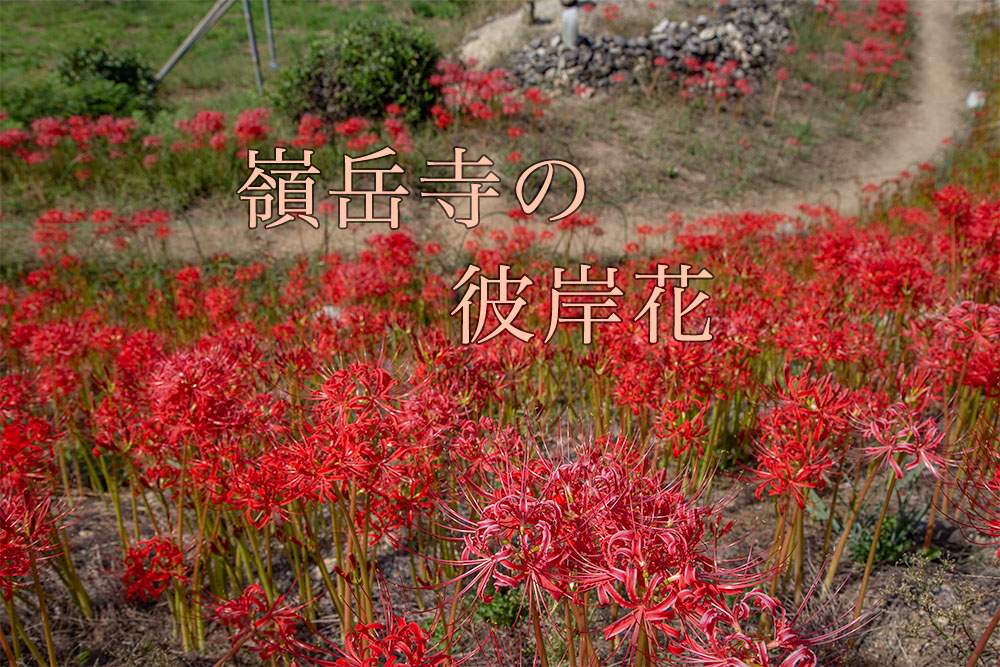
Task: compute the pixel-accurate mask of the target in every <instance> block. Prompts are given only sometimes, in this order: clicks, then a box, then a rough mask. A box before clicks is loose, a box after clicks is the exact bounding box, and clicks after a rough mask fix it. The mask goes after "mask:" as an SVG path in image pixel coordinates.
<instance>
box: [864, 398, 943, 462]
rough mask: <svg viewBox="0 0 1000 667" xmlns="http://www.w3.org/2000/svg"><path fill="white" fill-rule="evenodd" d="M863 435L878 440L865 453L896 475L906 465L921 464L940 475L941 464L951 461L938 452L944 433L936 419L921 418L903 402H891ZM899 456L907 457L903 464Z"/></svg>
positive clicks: (868, 424)
mask: <svg viewBox="0 0 1000 667" xmlns="http://www.w3.org/2000/svg"><path fill="white" fill-rule="evenodd" d="M862 436H863V437H865V438H868V439H871V440H874V441H875V444H873V445H870V446H867V447H865V449H864V454H865V456H866V457H868V458H870V459H872V460H875V461H879V464H880V465H881V466H886V465H888V466H889V467H891V468H892V471H893V473H894V474H895V475H896V478H897V479H902V477H903V470H904V469H905V470H906V471H910V470H913V469H914V468H917V467H919V466H921V465H923V466H924V467H926V468H927V471H928V472H930V473H931V474H932V475H934V476H935V477H940V476H941V473H940V472H939V471H938V466H942V465H949V461H947V460H946V459H944V458H942V457H941V456H939V455H938V450H939V449H940V447H941V444H942V443H943V442H944V438H945V434H944V433H943V432H942V431H941V430H939V429H938V425H937V422H936V421H934V420H933V419H931V418H926V419H923V420H921V419H920V417H919V415H918V414H917V413H916V412H915V411H914V410H913V409H912V408H910V407H908V406H906V405H904V404H902V403H895V404H893V405H890V406H889V407H888V408H886V410H885V411H884V412H883V413H882V414H880V415H879V416H878V417H875V418H873V419H872V420H871V421H869V422H868V423H867V426H866V427H865V430H864V431H863V433H862ZM900 459H902V460H904V461H905V463H904V464H903V465H902V466H901V465H900ZM906 459H911V460H906Z"/></svg>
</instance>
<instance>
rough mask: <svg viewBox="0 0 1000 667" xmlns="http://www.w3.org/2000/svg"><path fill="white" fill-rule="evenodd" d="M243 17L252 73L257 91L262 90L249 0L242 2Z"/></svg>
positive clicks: (262, 80)
mask: <svg viewBox="0 0 1000 667" xmlns="http://www.w3.org/2000/svg"><path fill="white" fill-rule="evenodd" d="M243 16H245V17H246V20H247V37H248V38H249V39H250V57H251V59H253V73H254V77H255V78H256V79H257V90H258V91H263V90H264V79H263V78H262V77H261V74H260V56H259V55H258V54H257V35H256V34H255V33H254V31H253V15H252V14H251V13H250V0H243Z"/></svg>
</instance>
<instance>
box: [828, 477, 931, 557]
mask: <svg viewBox="0 0 1000 667" xmlns="http://www.w3.org/2000/svg"><path fill="white" fill-rule="evenodd" d="M919 478H920V476H919V472H918V471H915V472H913V473H910V474H909V475H907V476H906V477H904V478H903V481H902V483H901V484H900V485H899V486H905V487H906V489H905V493H901V492H900V491H899V490H898V489H897V491H896V501H897V506H898V511H897V513H896V514H887V515H886V517H885V520H884V521H883V522H882V530H881V532H880V534H879V537H878V544H877V545H876V547H875V560H874V563H896V562H898V561H899V560H900V559H901V558H902V557H903V555H904V554H906V552H907V551H909V550H910V548H912V547H913V545H914V541H913V537H914V535H916V533H917V526H918V524H919V523H920V522H921V521H922V520H923V518H924V517H925V516H926V515H927V512H928V510H929V509H930V504H927V505H925V506H924V507H923V508H922V509H919V510H917V509H914V508H912V507H911V506H910V498H911V494H912V491H913V489H914V487H915V485H916V483H917V480H918V479H919ZM877 519H878V517H877V515H876V514H871V515H868V516H864V517H862V518H860V519H859V520H858V523H857V524H856V525H855V533H854V535H853V537H852V538H851V540H850V542H849V543H848V546H849V547H850V549H851V559H852V560H854V562H856V563H859V564H861V565H864V563H865V561H866V560H867V559H868V552H869V551H870V550H871V546H872V535H873V534H874V532H875V522H876V521H877Z"/></svg>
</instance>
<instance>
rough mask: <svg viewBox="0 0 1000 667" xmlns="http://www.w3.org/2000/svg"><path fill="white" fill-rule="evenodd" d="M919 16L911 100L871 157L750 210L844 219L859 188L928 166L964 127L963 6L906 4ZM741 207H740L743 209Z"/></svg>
mask: <svg viewBox="0 0 1000 667" xmlns="http://www.w3.org/2000/svg"><path fill="white" fill-rule="evenodd" d="M910 1H911V4H912V6H913V8H914V9H915V10H916V11H918V12H919V19H918V24H917V35H916V49H915V50H914V53H915V56H916V57H915V59H914V63H913V67H914V86H913V87H912V89H911V97H910V99H909V100H908V101H907V102H905V103H903V104H902V105H901V106H900V107H899V108H898V109H896V110H894V112H893V115H894V116H897V117H898V119H899V123H898V124H895V125H894V126H893V128H892V129H891V130H890V131H889V133H888V135H887V136H886V137H885V139H884V140H883V141H882V142H880V143H879V144H878V145H877V146H873V147H872V151H871V158H870V159H863V160H858V161H855V162H854V163H853V164H849V165H843V166H840V165H838V166H840V176H839V177H838V178H837V180H836V181H834V182H833V183H830V184H826V185H817V186H816V187H815V188H814V189H812V190H811V191H808V192H802V191H798V192H780V193H775V194H774V195H772V197H773V199H772V200H771V201H770V202H767V201H766V200H765V201H764V202H761V203H760V204H759V205H757V206H755V208H761V209H765V210H772V211H777V212H780V213H787V214H794V213H795V212H796V206H797V205H798V204H799V203H802V202H806V203H810V204H818V203H826V204H830V205H832V206H834V207H836V208H839V210H840V212H841V213H842V214H844V215H854V214H856V213H857V212H858V207H859V202H860V201H861V197H860V195H861V188H862V187H864V185H865V184H867V183H876V184H878V183H881V182H883V181H885V180H888V179H890V178H893V177H895V176H897V175H899V173H900V172H902V171H906V170H909V171H910V172H911V173H912V172H915V170H916V168H917V167H918V165H920V164H921V163H924V162H929V161H930V160H932V159H933V158H934V157H935V155H936V154H937V153H938V152H939V151H941V150H942V148H943V146H942V142H943V141H944V140H945V139H947V138H948V137H951V136H952V135H953V134H954V133H955V132H956V130H958V129H959V128H961V127H962V125H963V123H964V118H965V116H966V113H965V99H966V96H967V95H968V93H969V88H968V84H967V82H966V80H965V71H966V65H965V62H964V60H963V57H962V56H963V54H964V53H965V52H966V51H967V47H966V45H965V44H963V43H962V42H961V40H960V39H959V37H958V31H957V28H956V24H955V23H956V17H957V14H958V12H959V11H960V10H961V9H962V8H963V6H968V4H969V3H968V2H964V1H963V0H910ZM743 208H745V207H743Z"/></svg>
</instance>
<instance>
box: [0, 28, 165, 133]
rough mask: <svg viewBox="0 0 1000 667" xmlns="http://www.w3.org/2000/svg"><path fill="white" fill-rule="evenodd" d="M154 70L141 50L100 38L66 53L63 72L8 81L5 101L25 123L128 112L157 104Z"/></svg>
mask: <svg viewBox="0 0 1000 667" xmlns="http://www.w3.org/2000/svg"><path fill="white" fill-rule="evenodd" d="M152 81H153V71H152V70H151V69H150V68H149V67H148V66H147V65H145V64H144V63H143V62H142V60H141V58H140V57H139V55H138V54H136V53H133V52H131V51H124V52H121V53H113V52H111V51H109V50H107V49H105V48H104V47H103V46H101V45H100V43H98V42H95V43H94V44H92V45H90V46H85V47H80V48H78V49H74V50H73V51H70V52H69V53H67V54H66V55H65V56H64V57H63V59H62V62H61V63H60V65H59V68H58V72H57V73H56V74H51V75H49V76H43V77H39V78H35V79H29V80H27V81H24V82H19V83H16V84H13V85H10V86H5V87H4V90H3V93H2V106H3V108H4V110H5V111H7V113H9V114H10V117H11V118H12V119H13V120H15V121H17V122H19V123H22V124H24V125H28V124H30V123H31V121H33V120H35V119H36V118H41V117H44V116H60V117H65V116H75V115H80V116H101V115H104V114H110V115H112V116H129V115H131V114H133V113H134V112H137V111H140V112H145V113H151V112H153V111H155V110H156V109H157V105H156V103H155V100H154V98H153V92H152V91H151V90H150V88H149V86H150V84H151V83H152Z"/></svg>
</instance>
